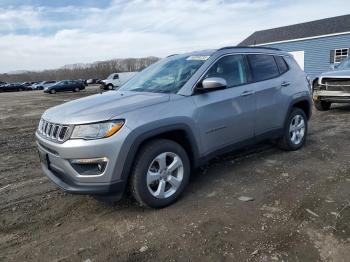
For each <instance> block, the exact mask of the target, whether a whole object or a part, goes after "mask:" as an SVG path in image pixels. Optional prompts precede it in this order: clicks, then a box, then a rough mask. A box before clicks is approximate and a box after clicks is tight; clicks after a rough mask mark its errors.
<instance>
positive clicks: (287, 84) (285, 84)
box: [281, 82, 290, 87]
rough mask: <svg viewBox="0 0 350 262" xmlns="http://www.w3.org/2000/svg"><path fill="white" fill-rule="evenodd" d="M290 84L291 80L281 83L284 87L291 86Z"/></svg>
mask: <svg viewBox="0 0 350 262" xmlns="http://www.w3.org/2000/svg"><path fill="white" fill-rule="evenodd" d="M289 85H290V82H283V83H282V84H281V86H282V87H285V86H289Z"/></svg>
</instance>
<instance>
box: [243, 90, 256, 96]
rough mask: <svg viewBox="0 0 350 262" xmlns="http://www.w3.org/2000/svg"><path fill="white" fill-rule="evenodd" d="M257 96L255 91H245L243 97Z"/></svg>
mask: <svg viewBox="0 0 350 262" xmlns="http://www.w3.org/2000/svg"><path fill="white" fill-rule="evenodd" d="M254 94H255V91H253V90H249V91H244V92H243V93H242V94H241V96H251V95H254Z"/></svg>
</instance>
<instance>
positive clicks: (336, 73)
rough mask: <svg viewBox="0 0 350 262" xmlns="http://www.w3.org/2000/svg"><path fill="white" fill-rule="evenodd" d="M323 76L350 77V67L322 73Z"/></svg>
mask: <svg viewBox="0 0 350 262" xmlns="http://www.w3.org/2000/svg"><path fill="white" fill-rule="evenodd" d="M320 77H321V78H323V77H348V78H350V69H344V70H334V71H329V72H325V73H322V74H321V75H320Z"/></svg>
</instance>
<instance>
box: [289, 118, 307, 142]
mask: <svg viewBox="0 0 350 262" xmlns="http://www.w3.org/2000/svg"><path fill="white" fill-rule="evenodd" d="M289 135H290V140H291V142H292V143H293V144H294V145H299V144H300V143H301V142H302V141H303V138H304V135H305V120H304V118H303V117H302V116H301V115H295V116H294V117H293V118H292V120H291V122H290V126H289Z"/></svg>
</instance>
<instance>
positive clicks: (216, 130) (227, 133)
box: [193, 55, 256, 154]
mask: <svg viewBox="0 0 350 262" xmlns="http://www.w3.org/2000/svg"><path fill="white" fill-rule="evenodd" d="M246 66H247V63H246V59H245V56H244V55H228V56H224V57H222V58H221V59H219V60H218V61H217V62H216V63H215V64H214V65H213V66H212V67H211V68H210V69H209V71H208V72H207V73H206V74H205V76H204V78H203V79H205V78H209V77H220V78H223V79H225V80H226V82H227V85H228V86H227V88H226V89H224V90H216V91H211V92H208V93H202V94H195V95H194V96H193V99H194V103H195V104H196V106H197V109H196V111H195V115H194V118H195V119H196V121H197V124H198V126H199V128H200V134H201V142H202V148H203V151H204V153H205V154H208V153H211V152H213V151H216V150H218V149H221V148H223V147H226V146H229V145H232V144H234V143H237V142H241V141H243V140H246V139H249V138H252V137H253V136H254V121H255V111H256V105H255V94H254V93H255V91H254V90H253V89H252V88H253V86H252V84H247V83H248V80H247V78H248V77H247V70H246ZM203 79H202V80H203Z"/></svg>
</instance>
